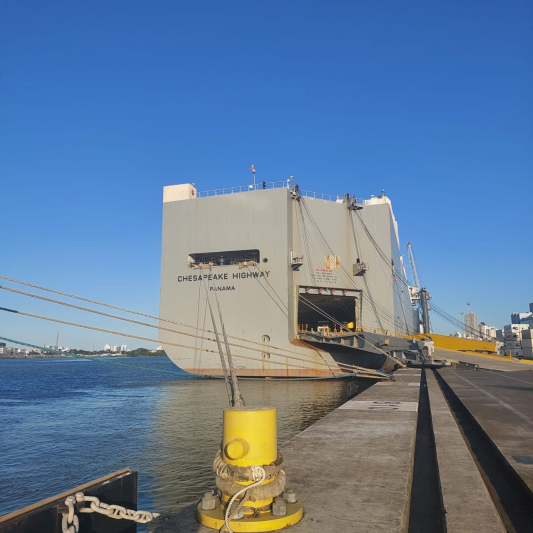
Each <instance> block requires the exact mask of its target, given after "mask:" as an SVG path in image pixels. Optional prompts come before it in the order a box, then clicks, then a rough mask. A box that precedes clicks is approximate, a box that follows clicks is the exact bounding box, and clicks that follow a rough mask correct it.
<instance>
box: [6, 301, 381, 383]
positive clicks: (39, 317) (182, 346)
mask: <svg viewBox="0 0 533 533" xmlns="http://www.w3.org/2000/svg"><path fill="white" fill-rule="evenodd" d="M0 311H6V312H9V313H15V314H19V315H22V316H28V317H31V318H38V319H40V320H47V321H50V322H56V323H59V324H65V325H67V326H74V327H79V328H84V329H90V330H93V331H99V332H101V333H109V334H111V335H118V336H122V337H129V338H132V339H138V340H144V341H148V342H155V343H157V342H159V340H157V339H152V338H149V337H142V336H140V335H133V334H131V333H123V332H119V331H112V330H108V329H104V328H97V327H95V326H89V325H87V324H78V323H76V322H69V321H66V320H61V319H59V318H53V317H46V316H42V315H36V314H33V313H26V312H24V311H18V310H14V309H8V308H5V307H0ZM165 343H166V344H168V345H170V346H176V347H178V348H185V349H188V350H194V349H195V348H194V346H187V345H185V344H180V343H176V342H170V341H165ZM244 348H245V349H250V348H248V347H244ZM204 351H205V352H208V353H213V354H217V355H218V352H216V351H215V350H210V349H208V348H204ZM272 355H276V356H278V357H283V358H285V359H298V360H300V361H303V362H305V363H308V364H310V363H312V364H314V365H319V366H320V365H321V366H328V365H326V364H324V363H322V361H312V362H311V361H309V360H306V359H301V358H298V357H294V356H288V355H279V354H274V353H272ZM233 357H236V358H239V359H248V360H251V361H263V359H261V358H259V357H251V356H247V355H241V354H234V355H233ZM187 359H192V358H183V360H187ZM269 363H271V364H275V365H282V366H285V367H288V366H291V367H294V368H298V369H299V370H309V366H304V365H296V364H291V363H289V362H287V361H286V362H281V361H273V360H269ZM338 365H342V367H343V368H346V369H351V370H352V371H354V370H355V371H359V372H363V373H369V374H373V373H375V374H378V372H376V371H375V370H372V369H368V368H362V367H358V366H356V365H349V364H344V363H338ZM328 370H329V371H331V370H330V368H329V367H328ZM339 371H340V372H342V369H341V368H339Z"/></svg>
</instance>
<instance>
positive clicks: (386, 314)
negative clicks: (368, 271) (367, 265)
mask: <svg viewBox="0 0 533 533" xmlns="http://www.w3.org/2000/svg"><path fill="white" fill-rule="evenodd" d="M301 205H302V206H303V209H304V210H305V213H306V215H307V217H308V219H309V223H310V225H311V229H312V230H313V231H314V233H315V238H316V240H317V243H318V245H319V246H320V247H321V248H322V252H323V253H327V254H334V251H333V250H332V248H331V247H330V245H329V243H328V241H327V239H326V238H325V237H324V234H323V233H322V231H321V230H320V227H319V226H318V224H317V223H316V221H315V219H314V218H313V215H312V214H311V212H310V210H309V207H308V206H307V204H306V202H305V200H304V199H301ZM301 211H302V210H301ZM374 242H375V241H374ZM382 253H383V252H382ZM340 271H341V274H342V275H343V276H344V279H345V281H346V282H347V283H348V284H349V286H352V287H354V288H356V289H357V290H361V289H360V288H359V287H358V286H357V283H356V282H355V280H354V279H353V277H352V276H350V274H349V273H348V272H347V271H346V269H345V268H344V266H343V265H342V264H341V265H340ZM389 282H390V280H389ZM365 284H366V286H367V295H368V298H369V300H370V303H371V307H372V308H371V310H372V311H373V312H374V314H375V317H376V320H377V322H378V325H379V324H381V319H382V318H383V319H384V320H386V321H387V322H389V323H390V324H391V325H393V326H394V328H395V329H399V330H401V329H402V328H403V327H404V324H402V323H401V321H399V320H397V319H396V317H395V316H394V314H392V313H390V311H389V310H388V309H386V308H385V307H384V306H383V305H381V304H380V303H379V302H377V301H376V300H375V299H374V298H373V297H372V295H371V294H370V290H369V287H368V283H367V282H366V278H365ZM364 304H365V300H364V299H363V305H364ZM367 307H368V306H367ZM378 308H381V313H380V312H378ZM405 326H407V324H405ZM380 329H384V328H383V325H382V324H381V325H380ZM407 331H408V330H407V329H406V332H407Z"/></svg>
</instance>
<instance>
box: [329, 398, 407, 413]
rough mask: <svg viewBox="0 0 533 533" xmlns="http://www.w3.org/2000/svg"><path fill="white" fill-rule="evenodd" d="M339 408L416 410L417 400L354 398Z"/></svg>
mask: <svg viewBox="0 0 533 533" xmlns="http://www.w3.org/2000/svg"><path fill="white" fill-rule="evenodd" d="M339 409H355V410H358V411H415V412H416V411H418V402H396V401H392V400H383V401H379V400H376V401H371V400H366V401H365V400H356V401H351V402H346V403H345V404H344V405H341V406H340V407H339Z"/></svg>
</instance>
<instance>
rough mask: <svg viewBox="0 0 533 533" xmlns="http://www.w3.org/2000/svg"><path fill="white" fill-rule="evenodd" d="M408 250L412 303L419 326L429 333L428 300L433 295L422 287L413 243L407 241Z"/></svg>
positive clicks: (423, 331)
mask: <svg viewBox="0 0 533 533" xmlns="http://www.w3.org/2000/svg"><path fill="white" fill-rule="evenodd" d="M407 252H408V254H409V267H410V269H411V282H412V284H411V285H409V296H410V297H411V304H412V306H413V312H414V314H415V322H416V324H417V328H418V330H419V331H420V332H421V333H429V332H430V326H429V308H428V303H427V301H428V300H429V299H431V296H430V295H429V293H428V292H427V290H426V289H424V288H421V283H420V278H419V277H418V271H417V269H416V262H415V256H414V255H413V245H412V244H411V243H410V242H408V243H407Z"/></svg>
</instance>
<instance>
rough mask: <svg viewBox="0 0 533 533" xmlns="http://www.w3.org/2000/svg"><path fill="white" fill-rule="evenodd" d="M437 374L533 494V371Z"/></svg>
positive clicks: (447, 370) (468, 371) (470, 371)
mask: <svg viewBox="0 0 533 533" xmlns="http://www.w3.org/2000/svg"><path fill="white" fill-rule="evenodd" d="M439 375H440V376H441V377H442V379H443V380H444V381H445V382H446V383H447V384H448V386H449V387H450V388H451V389H452V390H453V393H454V394H455V395H456V396H457V398H458V399H459V400H460V401H461V402H462V404H463V405H464V406H465V407H466V409H467V410H468V411H469V413H470V414H471V415H472V416H473V417H474V419H475V420H476V422H477V423H478V424H479V425H480V427H481V428H482V429H483V431H484V432H485V433H486V434H487V436H488V437H489V438H490V440H491V441H492V442H493V443H494V444H495V445H496V447H497V448H498V450H499V451H500V452H501V454H502V455H503V456H504V457H505V459H506V461H507V462H508V464H509V466H510V467H511V468H512V469H513V470H514V471H515V472H516V473H517V474H518V476H520V478H521V479H522V480H523V482H524V483H525V484H526V485H527V487H528V488H529V490H530V491H533V369H531V370H522V371H519V372H491V371H487V370H477V371H472V370H461V369H443V370H439ZM532 524H533V522H532ZM531 530H532V531H533V525H532V529H531Z"/></svg>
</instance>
